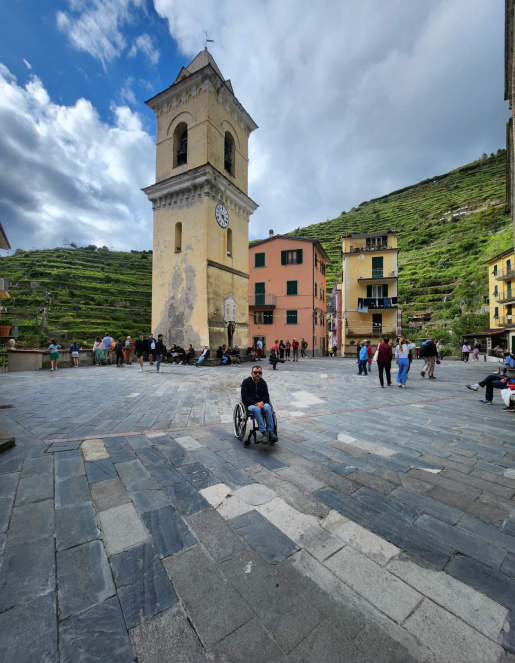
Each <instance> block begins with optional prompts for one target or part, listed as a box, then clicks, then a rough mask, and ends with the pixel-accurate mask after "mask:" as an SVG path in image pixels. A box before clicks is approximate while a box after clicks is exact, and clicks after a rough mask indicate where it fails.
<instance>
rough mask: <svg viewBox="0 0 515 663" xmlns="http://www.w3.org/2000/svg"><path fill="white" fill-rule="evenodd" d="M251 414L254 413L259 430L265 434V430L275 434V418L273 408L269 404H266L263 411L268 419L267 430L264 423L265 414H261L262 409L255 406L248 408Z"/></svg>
mask: <svg viewBox="0 0 515 663" xmlns="http://www.w3.org/2000/svg"><path fill="white" fill-rule="evenodd" d="M247 410H248V411H249V412H252V414H253V415H254V417H255V419H256V422H257V425H258V428H259V430H260V432H261V433H264V432H265V430H268V431H269V432H270V433H273V430H274V418H273V416H272V408H271V407H270V405H269V404H268V403H265V405H264V407H263V410H264V412H265V417H266V429H265V423H264V421H263V414H262V412H261V409H260V408H258V407H256V406H255V405H249V407H248V408H247Z"/></svg>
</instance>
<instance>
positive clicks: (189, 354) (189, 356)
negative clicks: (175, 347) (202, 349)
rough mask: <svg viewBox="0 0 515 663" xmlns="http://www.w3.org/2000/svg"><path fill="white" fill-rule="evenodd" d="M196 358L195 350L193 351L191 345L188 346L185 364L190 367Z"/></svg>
mask: <svg viewBox="0 0 515 663" xmlns="http://www.w3.org/2000/svg"><path fill="white" fill-rule="evenodd" d="M194 357H195V350H194V349H193V346H192V345H191V343H190V344H189V345H188V349H187V350H186V354H185V356H184V363H185V364H188V366H189V365H190V359H193V358H194Z"/></svg>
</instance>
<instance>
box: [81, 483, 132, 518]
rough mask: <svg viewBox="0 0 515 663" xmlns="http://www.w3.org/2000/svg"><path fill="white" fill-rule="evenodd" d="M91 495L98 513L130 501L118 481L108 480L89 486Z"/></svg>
mask: <svg viewBox="0 0 515 663" xmlns="http://www.w3.org/2000/svg"><path fill="white" fill-rule="evenodd" d="M91 494H92V496H93V500H94V502H95V507H96V509H97V511H99V512H100V511H105V510H106V509H111V508H112V507H114V506H120V505H121V504H128V503H129V502H130V501H131V498H130V497H129V494H128V493H127V491H126V490H125V487H124V485H123V483H122V482H121V481H120V479H108V480H107V481H99V482H98V483H93V484H91Z"/></svg>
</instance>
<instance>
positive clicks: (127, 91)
mask: <svg viewBox="0 0 515 663" xmlns="http://www.w3.org/2000/svg"><path fill="white" fill-rule="evenodd" d="M133 84H134V78H133V77H132V76H129V77H128V78H126V79H125V82H124V84H123V87H122V89H121V90H120V95H121V97H122V99H125V100H126V101H128V102H129V103H130V104H132V105H133V106H135V105H136V95H135V94H134V90H133V89H132V86H133Z"/></svg>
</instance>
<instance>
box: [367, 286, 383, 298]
mask: <svg viewBox="0 0 515 663" xmlns="http://www.w3.org/2000/svg"><path fill="white" fill-rule="evenodd" d="M367 297H388V285H387V284H386V283H385V284H384V285H367Z"/></svg>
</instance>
